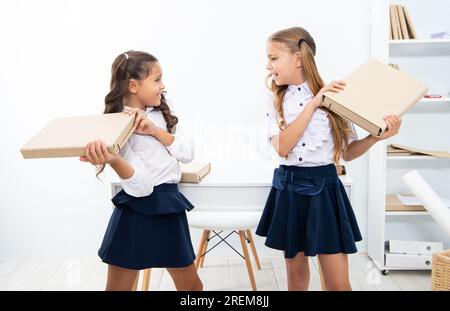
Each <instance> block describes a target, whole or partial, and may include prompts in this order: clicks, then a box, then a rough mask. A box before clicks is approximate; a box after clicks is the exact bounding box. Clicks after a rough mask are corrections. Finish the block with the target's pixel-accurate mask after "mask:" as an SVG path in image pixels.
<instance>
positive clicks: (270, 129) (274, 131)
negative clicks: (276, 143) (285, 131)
mask: <svg viewBox="0 0 450 311" xmlns="http://www.w3.org/2000/svg"><path fill="white" fill-rule="evenodd" d="M266 118H267V141H268V142H269V143H270V141H271V139H272V137H273V136H275V135H279V134H280V128H279V127H278V123H277V118H276V111H275V108H274V106H273V95H272V94H271V93H267V94H266Z"/></svg>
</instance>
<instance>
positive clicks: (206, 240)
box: [200, 230, 211, 267]
mask: <svg viewBox="0 0 450 311" xmlns="http://www.w3.org/2000/svg"><path fill="white" fill-rule="evenodd" d="M210 235H211V230H207V232H206V239H205V243H204V244H205V247H203V251H202V254H205V255H203V256H202V257H201V258H200V267H203V263H204V262H205V257H206V251H207V250H208V242H209V241H208V239H209V236H210Z"/></svg>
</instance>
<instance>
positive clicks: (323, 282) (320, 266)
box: [317, 256, 327, 291]
mask: <svg viewBox="0 0 450 311" xmlns="http://www.w3.org/2000/svg"><path fill="white" fill-rule="evenodd" d="M317 267H318V268H319V275H320V286H321V287H322V290H323V291H325V290H327V287H326V286H325V280H324V279H323V274H322V265H321V264H320V260H319V256H317Z"/></svg>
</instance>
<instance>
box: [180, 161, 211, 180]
mask: <svg viewBox="0 0 450 311" xmlns="http://www.w3.org/2000/svg"><path fill="white" fill-rule="evenodd" d="M180 167H181V172H182V174H181V180H180V182H185V183H199V182H200V181H202V179H203V177H205V176H206V175H207V174H208V173H209V172H210V171H211V164H210V163H208V162H191V163H187V164H183V163H180Z"/></svg>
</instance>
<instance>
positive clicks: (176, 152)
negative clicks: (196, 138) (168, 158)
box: [166, 130, 194, 163]
mask: <svg viewBox="0 0 450 311" xmlns="http://www.w3.org/2000/svg"><path fill="white" fill-rule="evenodd" d="M173 135H174V137H175V139H174V140H173V142H172V144H170V145H169V146H167V147H166V148H167V150H168V151H169V153H170V154H171V155H172V156H174V157H175V158H176V159H177V160H178V161H180V162H181V163H189V162H191V161H192V159H193V158H194V144H193V141H192V139H191V137H189V136H188V135H187V134H186V133H185V132H182V131H179V130H177V131H176V133H175V134H173Z"/></svg>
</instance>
